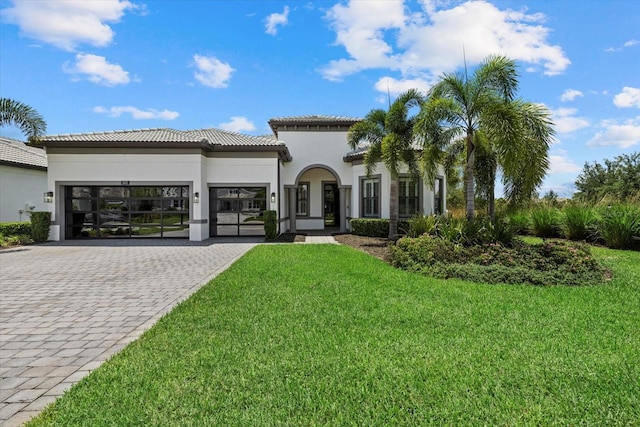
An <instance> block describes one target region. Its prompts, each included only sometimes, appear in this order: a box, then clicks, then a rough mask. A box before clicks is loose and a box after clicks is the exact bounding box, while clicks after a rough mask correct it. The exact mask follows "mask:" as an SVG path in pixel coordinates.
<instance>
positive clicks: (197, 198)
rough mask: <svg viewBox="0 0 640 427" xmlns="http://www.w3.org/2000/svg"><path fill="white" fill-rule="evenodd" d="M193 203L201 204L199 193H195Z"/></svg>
mask: <svg viewBox="0 0 640 427" xmlns="http://www.w3.org/2000/svg"><path fill="white" fill-rule="evenodd" d="M193 203H200V193H198V192H197V191H196V192H195V193H193Z"/></svg>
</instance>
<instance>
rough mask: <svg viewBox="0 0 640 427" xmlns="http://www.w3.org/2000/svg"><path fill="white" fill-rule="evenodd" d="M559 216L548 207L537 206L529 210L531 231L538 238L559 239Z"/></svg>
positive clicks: (552, 208)
mask: <svg viewBox="0 0 640 427" xmlns="http://www.w3.org/2000/svg"><path fill="white" fill-rule="evenodd" d="M560 228H561V227H560V214H559V212H558V210H557V209H556V208H554V207H550V206H538V207H535V208H533V209H532V210H531V230H532V231H533V234H534V235H536V236H538V237H559V235H560Z"/></svg>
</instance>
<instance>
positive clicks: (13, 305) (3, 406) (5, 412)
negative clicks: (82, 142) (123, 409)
mask: <svg viewBox="0 0 640 427" xmlns="http://www.w3.org/2000/svg"><path fill="white" fill-rule="evenodd" d="M257 242H258V240H256V239H254V240H248V239H246V238H243V239H239V240H235V241H232V240H229V241H223V240H209V241H206V242H186V241H175V240H173V241H150V240H142V241H107V242H104V241H89V242H80V243H68V242H61V243H48V244H44V245H35V246H27V247H22V248H17V249H8V250H7V249H5V250H0V425H5V426H9V425H20V424H21V423H22V422H24V421H26V420H28V419H29V418H30V417H32V416H33V415H36V414H37V413H38V412H39V411H40V410H42V409H43V408H44V407H45V406H46V405H47V404H49V403H51V402H52V401H54V400H55V398H56V397H57V396H60V395H61V394H62V393H63V392H64V391H65V390H67V389H68V388H69V387H71V385H72V384H74V383H76V382H78V381H79V380H80V379H81V378H82V377H84V376H85V375H87V374H88V373H89V372H90V371H91V370H93V369H95V368H97V367H98V366H99V365H100V364H101V363H102V362H103V361H105V360H106V359H108V358H109V357H110V356H111V355H113V354H114V353H116V352H118V351H119V350H121V349H122V348H124V346H126V345H127V344H128V343H130V342H131V341H133V340H135V339H136V338H137V337H139V336H140V334H141V333H142V332H143V331H144V330H146V329H147V328H149V327H150V326H151V325H152V324H153V323H154V322H155V321H157V320H158V319H159V318H160V317H161V316H162V315H163V314H165V313H167V312H168V311H170V310H171V308H173V307H174V306H175V305H176V304H177V303H178V302H180V301H182V300H184V299H185V298H186V297H188V296H189V295H191V294H192V293H193V292H194V291H196V290H197V289H198V288H200V287H201V286H202V285H203V284H204V283H206V282H207V281H208V280H209V279H211V278H212V277H213V276H215V275H217V274H218V273H220V272H221V271H223V270H224V269H225V268H226V267H228V266H229V265H230V264H231V263H233V262H234V261H235V260H236V259H238V258H239V257H240V256H242V255H243V254H244V253H245V252H246V251H247V250H249V249H250V248H251V247H253V246H255V245H256V244H257Z"/></svg>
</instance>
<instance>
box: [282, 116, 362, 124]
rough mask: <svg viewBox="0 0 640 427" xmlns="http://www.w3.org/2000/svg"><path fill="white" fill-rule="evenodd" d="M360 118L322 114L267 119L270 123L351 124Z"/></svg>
mask: <svg viewBox="0 0 640 427" xmlns="http://www.w3.org/2000/svg"><path fill="white" fill-rule="evenodd" d="M360 120H362V119H359V118H357V117H347V116H323V115H307V116H286V117H274V118H272V119H270V120H269V124H271V123H283V124H284V123H298V124H303V123H304V124H308V123H309V124H311V123H313V124H315V123H323V124H326V123H335V124H353V123H356V122H359V121H360Z"/></svg>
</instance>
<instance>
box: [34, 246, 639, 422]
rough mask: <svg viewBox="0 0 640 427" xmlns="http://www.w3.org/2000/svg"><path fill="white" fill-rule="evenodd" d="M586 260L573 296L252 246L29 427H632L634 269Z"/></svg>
mask: <svg viewBox="0 0 640 427" xmlns="http://www.w3.org/2000/svg"><path fill="white" fill-rule="evenodd" d="M594 252H595V253H596V254H597V255H598V257H599V258H600V259H601V260H602V261H603V262H604V263H605V264H606V265H607V266H608V267H610V268H612V269H613V271H614V274H615V278H614V279H613V280H612V281H611V282H609V283H607V284H604V285H601V286H592V287H581V288H577V287H532V286H521V285H510V286H507V285H484V284H473V283H469V282H463V281H448V282H445V281H442V280H434V279H429V278H426V277H423V276H419V275H415V274H410V273H406V272H403V271H400V270H396V269H393V268H392V267H390V266H388V265H386V264H384V263H383V262H381V261H379V260H377V259H375V258H372V257H370V256H368V255H366V254H363V253H361V252H358V251H356V250H354V249H351V248H349V247H346V246H336V245H262V246H258V247H256V248H254V249H253V250H252V251H250V252H249V253H248V254H247V255H246V256H244V257H243V258H242V259H240V260H239V261H238V262H237V263H235V264H234V265H233V266H231V268H230V269H228V270H227V271H225V272H224V273H223V274H221V275H220V276H219V277H217V278H216V279H215V280H213V281H212V282H211V283H209V284H208V285H207V286H205V287H203V288H202V289H201V290H200V291H199V292H198V293H197V294H195V295H194V296H193V297H192V298H190V299H189V300H187V301H185V302H183V303H182V304H181V305H180V306H179V307H177V308H176V309H175V310H174V311H173V312H171V313H170V314H168V315H167V316H165V317H163V318H162V319H161V320H160V322H159V323H158V324H157V325H156V326H154V327H153V328H152V329H151V330H150V331H148V332H147V333H146V334H144V335H143V337H142V338H141V339H139V340H138V341H136V342H134V343H132V344H131V345H130V346H128V347H127V348H126V349H125V350H124V351H122V352H121V353H119V354H118V355H116V356H115V357H113V358H112V359H111V360H110V361H108V362H107V363H105V364H104V365H103V366H102V367H100V368H99V369H97V370H96V371H94V372H93V373H92V374H91V375H90V376H88V377H86V378H85V379H83V380H82V381H81V382H80V383H79V384H77V385H76V386H74V387H73V388H72V389H71V390H69V391H68V392H67V393H66V394H65V395H64V396H63V397H62V398H60V399H58V400H57V401H56V402H55V403H54V404H53V405H52V406H50V407H49V408H47V409H46V410H45V411H44V412H43V413H42V414H41V415H40V417H38V418H37V419H35V420H34V421H32V422H31V423H30V424H29V425H30V426H37V425H50V424H54V425H87V426H89V425H90V426H100V425H118V426H122V425H136V426H139V425H176V426H189V425H193V426H206V425H220V426H263V425H305V426H315V425H331V426H335V425H429V424H432V425H456V426H457V425H594V426H604V425H639V424H638V423H639V422H640V421H639V420H640V253H638V252H635V253H634V252H624V251H614V250H608V249H601V248H595V249H594Z"/></svg>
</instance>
